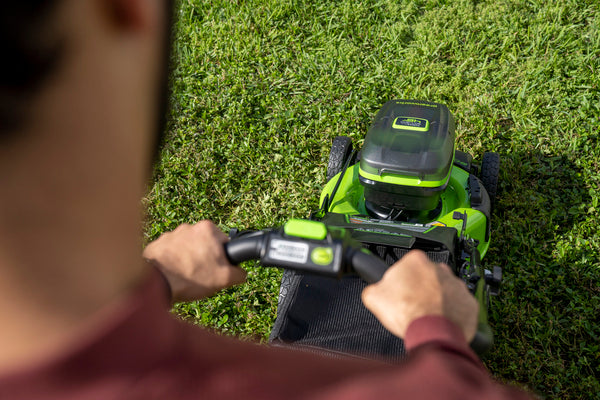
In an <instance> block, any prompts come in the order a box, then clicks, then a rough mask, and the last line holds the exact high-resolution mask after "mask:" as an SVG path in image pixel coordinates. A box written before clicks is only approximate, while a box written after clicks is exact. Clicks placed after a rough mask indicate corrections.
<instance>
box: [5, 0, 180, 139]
mask: <svg viewBox="0 0 600 400" xmlns="http://www.w3.org/2000/svg"><path fill="white" fill-rule="evenodd" d="M85 2H87V1H85ZM95 3H96V5H95V7H96V8H97V9H98V11H101V12H102V8H104V10H103V11H104V12H105V13H106V16H107V17H109V18H112V19H113V20H114V21H113V22H112V23H113V24H114V28H115V29H117V30H118V28H119V25H120V24H121V28H125V29H130V28H131V27H130V26H131V25H136V24H140V23H144V21H143V18H144V17H143V15H144V13H143V12H142V11H141V10H140V9H141V8H152V7H154V8H155V9H156V7H157V5H160V0H159V3H158V4H151V3H152V2H145V1H133V2H127V1H118V0H117V1H96V2H95ZM102 3H104V4H102ZM162 3H163V5H162V8H163V10H161V11H164V17H163V18H164V22H163V23H164V26H165V29H164V37H163V43H162V46H163V49H162V50H163V55H162V60H160V61H161V62H162V68H163V71H162V73H161V74H160V76H159V77H158V78H157V79H158V81H157V82H156V83H157V84H158V85H159V88H160V90H161V91H162V93H161V94H160V96H159V97H158V98H157V99H156V101H157V102H158V103H157V104H159V106H158V107H157V112H156V118H157V126H156V127H155V134H157V139H158V140H156V145H157V147H158V145H159V144H160V143H161V142H162V140H161V137H162V136H161V135H162V133H163V131H164V126H163V122H164V119H165V109H166V105H167V77H168V71H167V65H168V50H169V44H170V40H169V37H170V35H169V33H170V22H171V12H172V0H162ZM92 6H94V5H93V4H92ZM69 7H71V8H75V7H73V2H72V1H68V0H20V1H11V2H6V3H5V4H4V5H2V6H0V49H2V50H1V51H2V59H3V62H2V63H0V145H1V144H2V141H5V140H10V138H11V137H15V136H19V135H18V133H15V132H18V131H19V130H20V129H23V128H24V127H25V125H26V124H27V122H28V121H29V120H30V119H31V118H32V117H33V116H34V115H32V108H34V104H35V99H36V96H37V95H38V93H39V92H40V91H43V89H44V86H45V85H46V84H47V83H48V81H51V80H52V78H53V75H54V74H55V73H57V71H58V70H60V68H61V67H62V66H63V62H65V58H68V57H69V47H70V43H71V42H72V41H73V40H74V39H73V37H72V36H71V35H70V34H75V35H76V34H77V32H76V31H71V32H69V30H68V29H67V27H66V26H65V19H64V18H65V13H67V14H68V8H69ZM71 16H76V13H71ZM81 17H84V16H83V15H81ZM146 22H147V21H146ZM109 23H110V22H109ZM128 25H129V27H128ZM138 27H139V26H138ZM117 94H118V93H115V96H116V95H117Z"/></svg>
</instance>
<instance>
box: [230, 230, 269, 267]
mask: <svg viewBox="0 0 600 400" xmlns="http://www.w3.org/2000/svg"><path fill="white" fill-rule="evenodd" d="M262 247H263V236H262V235H261V236H251V237H241V238H239V239H234V240H232V241H230V242H228V243H225V245H224V249H225V255H226V256H227V259H228V260H229V262H230V263H231V264H232V265H238V264H239V263H241V262H243V261H249V260H257V259H259V258H260V256H261V253H262Z"/></svg>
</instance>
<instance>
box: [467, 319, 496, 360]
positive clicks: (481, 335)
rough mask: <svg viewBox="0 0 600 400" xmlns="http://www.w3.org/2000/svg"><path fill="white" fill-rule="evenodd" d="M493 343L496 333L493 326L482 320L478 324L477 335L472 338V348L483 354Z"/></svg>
mask: <svg viewBox="0 0 600 400" xmlns="http://www.w3.org/2000/svg"><path fill="white" fill-rule="evenodd" d="M493 344H494V334H493V332H492V328H490V326H489V325H488V324H486V323H482V322H480V323H479V325H477V333H475V337H474V338H473V340H471V348H472V349H473V351H474V352H475V353H477V354H478V355H480V356H481V355H483V354H485V353H487V352H488V350H489V349H491V348H492V345H493Z"/></svg>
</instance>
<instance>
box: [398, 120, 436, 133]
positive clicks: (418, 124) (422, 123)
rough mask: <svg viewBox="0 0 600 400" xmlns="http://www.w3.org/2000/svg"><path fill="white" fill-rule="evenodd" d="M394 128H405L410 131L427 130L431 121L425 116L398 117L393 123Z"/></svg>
mask: <svg viewBox="0 0 600 400" xmlns="http://www.w3.org/2000/svg"><path fill="white" fill-rule="evenodd" d="M392 128H394V129H403V130H408V131H420V132H427V130H428V129H429V121H427V120H426V119H423V118H413V117H398V118H396V119H395V120H394V123H393V124H392Z"/></svg>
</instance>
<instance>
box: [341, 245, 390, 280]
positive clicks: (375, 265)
mask: <svg viewBox="0 0 600 400" xmlns="http://www.w3.org/2000/svg"><path fill="white" fill-rule="evenodd" d="M350 262H351V263H352V267H353V268H354V271H356V273H357V274H358V275H360V277H361V278H363V279H364V280H365V281H367V283H375V282H378V281H380V280H381V278H383V274H385V271H387V269H388V265H387V264H386V263H385V262H383V260H382V259H381V258H379V257H375V256H374V255H372V254H370V253H366V252H363V251H354V252H353V254H352V256H351V259H350Z"/></svg>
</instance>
